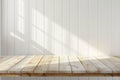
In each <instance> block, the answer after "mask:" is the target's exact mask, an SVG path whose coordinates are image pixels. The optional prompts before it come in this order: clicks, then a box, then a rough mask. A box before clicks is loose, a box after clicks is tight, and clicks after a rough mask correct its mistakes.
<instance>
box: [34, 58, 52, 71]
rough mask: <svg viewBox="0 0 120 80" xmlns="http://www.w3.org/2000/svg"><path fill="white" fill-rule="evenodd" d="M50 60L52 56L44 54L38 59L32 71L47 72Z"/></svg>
mask: <svg viewBox="0 0 120 80" xmlns="http://www.w3.org/2000/svg"><path fill="white" fill-rule="evenodd" d="M51 61H52V56H44V57H43V59H42V60H41V61H40V63H39V64H38V66H37V67H36V69H35V70H34V73H47V72H48V67H49V64H50V62H51Z"/></svg>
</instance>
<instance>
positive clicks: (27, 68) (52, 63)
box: [0, 55, 120, 76]
mask: <svg viewBox="0 0 120 80" xmlns="http://www.w3.org/2000/svg"><path fill="white" fill-rule="evenodd" d="M0 76H120V57H113V56H111V57H92V58H88V57H81V56H51V55H44V56H43V55H33V56H4V57H0Z"/></svg>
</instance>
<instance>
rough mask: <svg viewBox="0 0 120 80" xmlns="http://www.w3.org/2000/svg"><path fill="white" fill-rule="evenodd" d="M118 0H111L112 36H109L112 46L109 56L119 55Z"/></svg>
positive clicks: (119, 23)
mask: <svg viewBox="0 0 120 80" xmlns="http://www.w3.org/2000/svg"><path fill="white" fill-rule="evenodd" d="M119 29H120V0H112V31H111V32H112V34H111V41H112V44H111V45H112V46H114V47H111V48H112V49H111V54H112V53H114V54H113V55H119V54H118V53H119V49H120V43H119V41H120V37H119V36H120V35H119V34H120V31H119Z"/></svg>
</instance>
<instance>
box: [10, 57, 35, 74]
mask: <svg viewBox="0 0 120 80" xmlns="http://www.w3.org/2000/svg"><path fill="white" fill-rule="evenodd" d="M33 57H34V56H26V58H24V59H23V60H22V61H21V62H19V63H18V64H17V65H15V66H13V67H12V68H11V69H10V70H9V71H8V72H9V73H21V70H22V69H23V68H24V67H25V65H26V64H27V63H28V62H30V60H31V59H32V58H33Z"/></svg>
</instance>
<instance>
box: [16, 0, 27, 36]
mask: <svg viewBox="0 0 120 80" xmlns="http://www.w3.org/2000/svg"><path fill="white" fill-rule="evenodd" d="M17 6H18V9H17V19H18V20H17V21H18V26H17V27H18V28H17V29H18V32H20V33H22V34H24V25H25V20H24V19H25V16H24V15H25V11H24V10H25V9H24V7H25V3H24V0H18V2H17Z"/></svg>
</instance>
